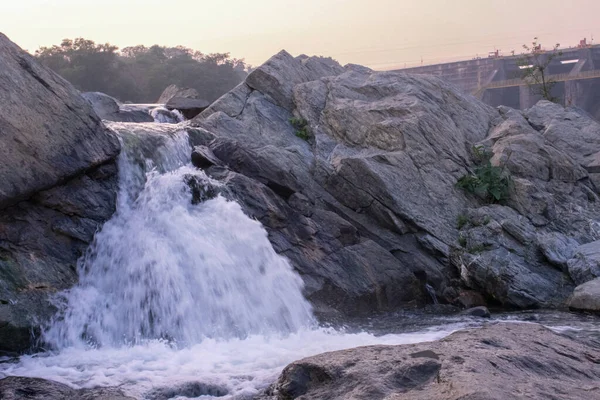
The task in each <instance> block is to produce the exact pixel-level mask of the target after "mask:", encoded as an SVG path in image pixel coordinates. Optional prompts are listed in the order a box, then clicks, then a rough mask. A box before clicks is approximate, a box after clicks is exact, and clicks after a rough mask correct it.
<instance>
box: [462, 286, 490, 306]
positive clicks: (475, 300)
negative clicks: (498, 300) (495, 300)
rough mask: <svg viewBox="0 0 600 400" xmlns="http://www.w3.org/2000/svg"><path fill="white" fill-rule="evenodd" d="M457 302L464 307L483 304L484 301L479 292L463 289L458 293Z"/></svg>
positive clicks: (484, 303)
mask: <svg viewBox="0 0 600 400" xmlns="http://www.w3.org/2000/svg"><path fill="white" fill-rule="evenodd" d="M457 302H458V303H459V304H460V305H461V306H463V307H464V308H473V307H480V306H485V305H486V301H485V299H484V298H483V296H482V295H481V293H479V292H475V291H473V290H463V291H461V292H460V293H459V295H458V298H457Z"/></svg>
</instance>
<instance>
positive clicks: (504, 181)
mask: <svg viewBox="0 0 600 400" xmlns="http://www.w3.org/2000/svg"><path fill="white" fill-rule="evenodd" d="M473 154H474V156H475V160H476V161H475V163H476V166H475V168H474V169H473V173H470V174H467V175H465V176H463V177H461V178H460V179H459V180H458V181H457V182H456V186H457V187H459V188H461V189H463V190H465V191H467V192H469V193H473V194H475V195H477V196H479V197H481V198H483V199H484V200H486V201H488V202H489V203H499V202H502V201H505V200H507V199H508V197H509V195H510V188H511V186H512V179H511V178H510V175H509V174H508V173H507V171H506V170H505V168H504V166H502V167H499V166H495V165H492V161H491V160H492V156H493V155H494V154H493V153H492V152H491V151H488V150H486V149H485V148H484V147H483V146H474V147H473ZM509 158H510V155H509ZM507 161H508V159H507V160H506V161H505V163H504V165H506V162H507Z"/></svg>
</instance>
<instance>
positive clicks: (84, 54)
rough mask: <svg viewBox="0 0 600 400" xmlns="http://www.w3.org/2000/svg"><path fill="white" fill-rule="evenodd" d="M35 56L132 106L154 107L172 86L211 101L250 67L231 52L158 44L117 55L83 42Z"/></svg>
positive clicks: (85, 87) (79, 84) (82, 85)
mask: <svg viewBox="0 0 600 400" xmlns="http://www.w3.org/2000/svg"><path fill="white" fill-rule="evenodd" d="M35 56H36V57H37V58H38V59H39V61H41V62H42V63H43V64H45V65H46V66H48V67H49V68H51V69H52V70H54V71H55V72H56V73H58V74H59V75H61V76H62V77H63V78H65V79H66V80H68V81H69V82H71V83H72V84H73V85H74V86H75V87H76V88H77V89H79V90H80V91H82V92H103V93H106V94H108V95H110V96H113V97H116V98H117V99H119V100H121V101H131V102H133V103H154V102H156V101H157V100H158V98H159V96H160V95H161V93H162V91H163V90H164V89H165V88H166V87H167V86H169V85H171V84H176V85H177V86H180V87H190V88H194V89H196V90H197V91H198V93H199V94H200V97H202V98H204V99H206V100H208V101H213V100H216V99H217V98H219V97H220V96H221V95H222V94H224V93H226V92H227V91H229V90H231V89H232V88H233V87H235V86H236V85H237V84H238V83H240V82H241V81H242V80H243V79H244V77H245V76H246V70H247V69H248V65H246V63H245V62H244V60H243V59H241V60H240V59H235V58H231V57H230V55H229V53H212V54H203V53H201V52H199V51H196V50H192V49H189V48H187V47H183V46H176V47H165V46H158V45H154V46H151V47H146V46H142V45H138V46H132V47H126V48H124V49H121V50H120V51H119V48H118V47H117V46H113V45H111V44H109V43H106V44H96V43H95V42H94V41H92V40H87V39H84V38H77V39H74V40H72V39H64V40H63V41H62V43H61V44H60V45H54V46H51V47H40V48H39V49H38V50H37V51H36V52H35Z"/></svg>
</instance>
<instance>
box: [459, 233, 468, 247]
mask: <svg viewBox="0 0 600 400" xmlns="http://www.w3.org/2000/svg"><path fill="white" fill-rule="evenodd" d="M458 244H459V245H460V247H466V246H467V238H466V237H465V236H459V237H458Z"/></svg>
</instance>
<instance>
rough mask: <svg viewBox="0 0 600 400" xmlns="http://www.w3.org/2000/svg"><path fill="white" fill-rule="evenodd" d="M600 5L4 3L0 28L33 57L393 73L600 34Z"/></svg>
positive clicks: (470, 1)
mask: <svg viewBox="0 0 600 400" xmlns="http://www.w3.org/2000/svg"><path fill="white" fill-rule="evenodd" d="M599 16H600V0H300V1H292V0H0V31H1V32H3V33H5V34H6V35H8V37H9V38H11V39H12V40H13V41H15V42H16V43H17V44H19V45H20V46H21V47H23V48H25V49H27V50H29V51H31V52H33V51H34V50H35V49H37V48H38V47H39V46H42V45H51V44H58V43H60V41H61V39H63V38H67V37H68V38H74V37H85V38H87V39H92V40H94V41H96V42H102V43H105V42H110V43H111V44H115V45H117V46H120V47H125V46H128V45H136V44H145V45H152V44H162V45H178V44H181V45H184V46H188V47H192V48H194V49H197V50H200V51H203V52H205V53H209V52H230V53H231V55H232V56H234V57H238V58H245V59H246V61H247V62H249V63H250V64H252V65H255V66H256V65H258V64H260V63H262V62H263V61H265V60H266V59H267V58H269V57H270V56H271V55H273V54H275V53H276V52H278V51H279V50H281V49H284V48H285V49H286V50H288V51H289V52H291V53H292V54H294V55H297V54H301V53H305V54H309V55H325V56H332V57H333V58H335V59H337V60H338V61H340V62H341V63H343V64H345V63H349V62H352V63H357V64H363V65H367V66H370V67H372V68H375V69H387V68H392V67H403V66H404V65H405V64H406V65H407V66H411V65H419V64H420V63H421V58H423V62H424V63H426V64H428V63H434V62H442V61H453V60H458V59H464V58H467V59H468V58H473V57H475V55H476V54H479V55H480V56H482V55H487V52H488V51H493V50H494V48H498V49H501V50H502V51H504V52H505V53H509V52H510V50H513V49H515V50H517V51H518V50H520V47H521V45H522V44H523V43H525V42H530V41H531V39H532V38H533V36H536V35H537V36H539V37H540V40H541V42H542V43H543V44H546V45H547V46H551V45H552V44H553V43H557V42H558V43H561V44H562V45H564V46H570V45H576V44H577V43H578V41H579V39H581V38H583V37H586V36H587V38H588V40H589V39H590V35H591V34H595V35H597V40H595V42H597V43H600V24H599V23H598V21H599Z"/></svg>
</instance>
